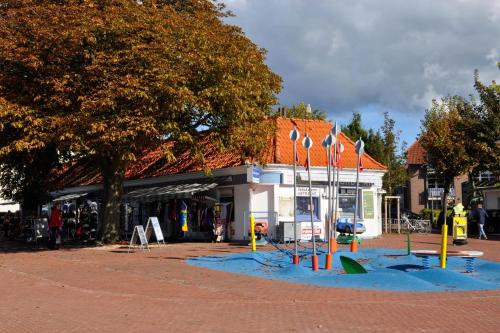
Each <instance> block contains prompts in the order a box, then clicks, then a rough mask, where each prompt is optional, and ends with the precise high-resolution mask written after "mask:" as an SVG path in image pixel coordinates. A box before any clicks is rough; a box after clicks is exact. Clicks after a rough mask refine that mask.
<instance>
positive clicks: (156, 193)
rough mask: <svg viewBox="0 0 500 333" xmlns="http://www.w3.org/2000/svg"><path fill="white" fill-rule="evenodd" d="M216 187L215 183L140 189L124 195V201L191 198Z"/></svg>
mask: <svg viewBox="0 0 500 333" xmlns="http://www.w3.org/2000/svg"><path fill="white" fill-rule="evenodd" d="M216 186H217V183H209V184H199V183H194V184H177V185H166V186H161V187H148V188H141V189H138V190H135V191H132V192H129V193H128V194H126V195H125V196H124V200H126V201H132V200H139V201H155V200H162V199H176V198H179V199H182V198H192V197H193V195H194V194H195V193H200V192H205V191H208V190H211V189H213V188H214V187H216Z"/></svg>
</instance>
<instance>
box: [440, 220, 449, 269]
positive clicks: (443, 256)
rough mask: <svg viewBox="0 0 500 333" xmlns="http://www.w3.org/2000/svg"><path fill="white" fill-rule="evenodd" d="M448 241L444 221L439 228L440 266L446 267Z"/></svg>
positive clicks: (446, 227)
mask: <svg viewBox="0 0 500 333" xmlns="http://www.w3.org/2000/svg"><path fill="white" fill-rule="evenodd" d="M447 243H448V226H447V225H446V221H445V223H444V224H443V227H442V228H441V260H440V263H441V268H446V245H447Z"/></svg>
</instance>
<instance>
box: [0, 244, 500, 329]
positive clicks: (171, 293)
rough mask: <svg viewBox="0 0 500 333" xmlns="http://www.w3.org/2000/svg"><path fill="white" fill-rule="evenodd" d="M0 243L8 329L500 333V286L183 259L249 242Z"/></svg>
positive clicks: (0, 321) (493, 255) (0, 285)
mask: <svg viewBox="0 0 500 333" xmlns="http://www.w3.org/2000/svg"><path fill="white" fill-rule="evenodd" d="M412 239H413V243H412V246H413V248H414V249H439V240H440V236H439V235H415V236H413V237H412ZM362 246H363V247H386V248H387V247H390V248H402V249H406V236H404V235H394V234H392V235H385V236H384V237H383V238H381V239H375V240H367V241H364V242H363V244H362ZM0 248H2V249H3V252H0V332H116V333H118V332H474V331H478V332H499V331H500V290H498V291H474V292H439V293H432V292H418V293H412V292H387V291H373V290H356V289H337V288H331V287H317V286H310V285H302V284H297V283H287V282H280V281H271V280H265V279H259V278H254V277H250V276H244V275H237V274H231V273H225V272H220V271H214V270H208V269H204V268H198V267H193V266H190V265H187V264H186V263H185V262H184V259H185V258H188V257H195V256H201V255H221V254H227V253H235V252H240V251H248V250H249V247H248V246H243V245H233V244H207V243H178V244H168V245H167V246H166V247H163V248H156V247H154V248H153V249H152V250H151V252H149V253H143V252H140V251H137V252H135V253H131V254H127V249H126V248H120V247H117V246H114V247H100V248H78V249H67V248H66V249H65V248H63V249H61V250H59V251H46V250H38V251H34V250H31V249H29V248H25V247H23V246H19V245H15V244H5V243H4V244H1V245H0ZM265 249H266V248H262V249H261V248H259V250H261V251H262V250H265ZM267 249H268V250H270V249H272V248H270V247H268V248H267ZM449 249H453V246H452V245H451V244H450V245H449ZM460 249H461V250H480V251H484V252H485V256H484V258H486V259H489V260H494V261H500V241H499V240H488V241H486V240H477V239H471V240H470V241H469V244H468V245H466V246H462V247H460Z"/></svg>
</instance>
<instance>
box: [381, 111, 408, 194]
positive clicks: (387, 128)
mask: <svg viewBox="0 0 500 333" xmlns="http://www.w3.org/2000/svg"><path fill="white" fill-rule="evenodd" d="M395 125H396V122H395V121H394V119H391V118H390V117H389V113H387V112H385V113H384V125H382V128H381V130H382V133H383V139H382V140H383V143H384V144H383V151H382V154H381V156H382V159H381V160H380V161H381V162H382V163H384V164H385V166H387V172H386V173H385V174H384V178H383V187H384V189H385V190H386V191H387V193H389V195H392V194H393V192H394V189H395V188H397V187H398V186H403V185H404V184H405V183H406V181H407V179H408V174H407V172H406V168H405V164H406V159H405V155H404V151H405V150H406V144H405V143H403V145H402V147H401V152H400V153H399V154H398V153H397V151H398V147H397V146H398V144H399V132H396V131H395V130H394V127H395Z"/></svg>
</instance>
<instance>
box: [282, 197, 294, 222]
mask: <svg viewBox="0 0 500 333" xmlns="http://www.w3.org/2000/svg"><path fill="white" fill-rule="evenodd" d="M279 215H280V216H281V217H293V197H280V211H279Z"/></svg>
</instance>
